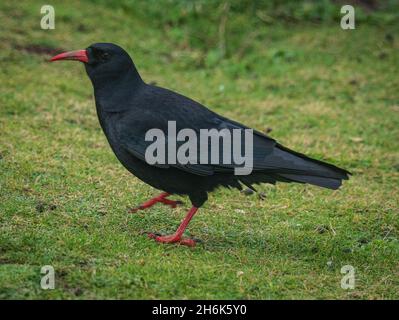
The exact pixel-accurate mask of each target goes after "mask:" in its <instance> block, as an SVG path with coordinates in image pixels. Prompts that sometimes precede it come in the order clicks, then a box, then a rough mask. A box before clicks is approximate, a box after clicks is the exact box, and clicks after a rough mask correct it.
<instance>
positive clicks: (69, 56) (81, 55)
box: [50, 50, 89, 63]
mask: <svg viewBox="0 0 399 320" xmlns="http://www.w3.org/2000/svg"><path fill="white" fill-rule="evenodd" d="M57 60H78V61H82V62H85V63H87V62H89V57H88V56H87V50H76V51H69V52H64V53H60V54H57V55H56V56H54V57H52V58H51V59H50V61H51V62H53V61H57Z"/></svg>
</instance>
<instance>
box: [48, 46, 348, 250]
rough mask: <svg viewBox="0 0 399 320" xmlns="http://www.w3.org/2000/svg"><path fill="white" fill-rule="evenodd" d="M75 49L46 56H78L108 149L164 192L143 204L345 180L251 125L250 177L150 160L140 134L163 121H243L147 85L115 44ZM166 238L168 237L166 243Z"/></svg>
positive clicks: (229, 125) (222, 125)
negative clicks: (277, 185) (258, 186)
mask: <svg viewBox="0 0 399 320" xmlns="http://www.w3.org/2000/svg"><path fill="white" fill-rule="evenodd" d="M79 52H80V53H79V54H80V56H79V57H80V58H76V57H77V54H76V52H75V55H73V54H70V53H69V55H68V54H61V55H59V56H56V57H54V58H53V60H54V61H55V60H61V59H73V60H80V61H83V62H85V68H86V72H87V74H88V76H89V78H90V79H91V81H92V83H93V87H94V96H95V101H96V108H97V114H98V118H99V121H100V124H101V127H102V129H103V131H104V133H105V135H106V137H107V139H108V142H109V144H110V146H111V148H112V150H113V151H114V153H115V155H116V156H117V158H118V159H119V161H120V162H121V163H122V164H123V165H124V166H125V168H126V169H128V170H129V171H130V172H131V173H133V174H134V175H135V176H136V177H138V178H139V179H141V180H142V181H144V182H146V183H147V184H149V185H151V186H153V187H154V188H156V189H160V190H163V191H164V192H165V193H164V194H163V195H162V196H160V197H158V198H155V199H156V201H155V200H154V201H155V202H154V201H153V203H151V204H148V206H150V205H152V204H154V203H156V202H163V203H166V204H170V205H172V204H173V201H172V200H168V199H166V197H167V196H169V195H170V194H180V195H188V196H189V198H190V200H191V202H192V204H193V206H194V207H195V208H199V207H201V206H202V205H203V203H204V202H205V201H206V200H207V198H208V196H207V195H208V192H210V191H213V190H214V189H215V188H217V187H228V188H237V189H240V190H241V189H242V185H245V186H247V187H249V188H251V189H253V185H255V184H259V183H272V184H274V183H276V182H277V181H282V182H298V183H309V184H313V185H317V186H320V187H325V188H329V189H337V188H339V186H340V185H341V183H342V180H346V179H348V175H349V172H348V171H346V170H344V169H341V168H338V167H336V166H334V165H332V164H328V163H325V162H322V161H319V160H315V159H311V158H309V157H307V156H305V155H303V154H301V153H298V152H295V151H292V150H290V149H288V148H286V147H284V146H282V145H281V144H279V143H277V142H276V141H275V140H274V139H272V138H270V137H268V136H267V135H265V134H263V133H261V132H259V131H256V130H254V131H253V133H254V135H253V150H254V154H253V171H252V173H251V174H250V175H244V176H240V175H235V174H234V165H224V164H223V163H218V164H206V165H205V164H186V165H182V164H179V163H177V164H163V165H156V164H155V165H150V164H148V163H147V162H146V161H145V156H144V155H145V150H146V148H147V147H148V145H149V144H150V143H151V142H147V141H145V139H144V138H145V134H146V132H147V131H148V130H150V129H152V128H158V129H161V130H163V131H164V132H167V129H168V121H176V128H177V131H179V130H180V129H184V128H190V129H193V130H194V131H195V132H197V133H199V130H200V129H212V128H214V129H218V130H221V129H228V130H229V131H231V130H233V129H248V127H246V126H244V125H242V124H240V123H238V122H235V121H233V120H230V119H227V118H225V117H223V116H220V115H218V114H216V113H215V112H213V111H211V110H209V109H207V108H206V107H204V106H203V105H201V104H199V103H198V102H195V101H193V100H191V99H189V98H187V97H185V96H182V95H180V94H178V93H175V92H173V91H170V90H167V89H164V88H160V87H157V86H154V85H149V84H146V83H145V82H144V81H143V80H142V79H141V77H140V75H139V73H138V71H137V69H136V67H135V65H134V63H133V61H132V59H131V58H130V56H129V55H128V54H127V53H126V52H125V51H124V50H123V49H122V48H120V47H119V46H116V45H114V44H109V43H97V44H93V45H91V46H90V47H88V48H87V49H86V50H85V51H84V52H85V53H86V58H82V57H81V55H82V54H83V53H82V52H83V50H82V51H79ZM62 55H64V56H62ZM57 57H58V58H57ZM65 57H66V58H65ZM74 57H75V58H74ZM86 60H87V61H86ZM168 201H169V202H170V203H167V202H168ZM148 206H146V205H143V206H142V207H140V208H146V207H148ZM194 213H195V212H194ZM190 219H191V218H190ZM183 231H184V229H183ZM172 238H173V241H167V240H168V239H169V240H170V239H172ZM172 238H170V236H169V238H168V237H157V239H158V240H160V241H162V240H165V239H166V240H165V241H163V242H178V241H181V234H180V237H176V234H175V235H174V237H172ZM186 244H192V243H191V242H190V243H186Z"/></svg>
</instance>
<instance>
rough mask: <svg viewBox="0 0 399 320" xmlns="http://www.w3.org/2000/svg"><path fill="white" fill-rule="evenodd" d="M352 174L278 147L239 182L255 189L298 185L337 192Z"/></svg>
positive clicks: (276, 145) (277, 145)
mask: <svg viewBox="0 0 399 320" xmlns="http://www.w3.org/2000/svg"><path fill="white" fill-rule="evenodd" d="M349 175H350V172H348V171H346V170H344V169H341V168H338V167H336V166H334V165H332V164H329V163H326V162H322V161H319V160H316V159H312V158H309V157H307V156H306V155H304V154H301V153H299V152H295V151H293V150H290V149H288V148H286V147H284V146H282V145H280V144H277V143H276V144H275V146H274V147H273V151H272V152H271V153H269V154H268V155H267V156H266V157H265V158H263V159H262V158H261V157H258V158H257V159H256V163H255V167H254V171H253V172H252V174H251V175H249V176H240V178H239V180H240V181H241V182H242V183H243V184H245V185H246V186H248V187H250V188H252V184H258V183H275V182H276V181H283V182H298V183H309V184H313V185H316V186H319V187H323V188H328V189H338V188H339V187H340V186H341V184H342V180H348V178H349Z"/></svg>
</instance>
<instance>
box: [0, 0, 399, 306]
mask: <svg viewBox="0 0 399 320" xmlns="http://www.w3.org/2000/svg"><path fill="white" fill-rule="evenodd" d="M123 3H124V5H123V6H118V7H117V6H115V7H114V6H109V5H106V4H105V2H104V1H101V0H97V1H92V2H83V3H82V2H79V1H68V2H65V1H63V2H61V1H52V4H53V5H54V6H55V11H56V20H55V21H56V29H55V30H42V29H41V28H40V20H41V15H40V7H41V5H43V2H42V1H36V0H35V1H19V2H18V1H1V4H0V21H1V29H0V83H1V85H0V90H1V93H0V133H1V134H0V298H2V299H11V298H18V299H35V298H40V299H59V298H66V299H86V298H88V299H102V298H106V299H109V298H121V299H126V298H135V299H156V298H159V299H167V298H169V299H175V298H176V299H180V298H181V299H200V298H205V299H208V298H209V299H210V298H216V299H296V298H300V299H316V298H322V299H395V298H396V299H398V298H399V213H398V208H399V205H398V203H399V91H398V88H399V77H398V70H399V55H398V49H399V38H398V31H399V24H398V22H397V20H394V19H392V17H391V18H389V19H387V20H386V21H385V20H382V21H379V20H378V19H376V20H374V21H371V22H370V21H368V20H367V19H363V20H361V21H360V22H359V23H357V25H356V29H355V30H347V31H343V30H342V29H341V28H340V24H339V20H338V21H335V20H328V21H325V22H322V23H316V22H312V21H307V20H306V19H304V20H303V21H293V22H292V21H283V20H279V19H275V20H272V21H271V22H270V21H268V20H267V19H266V18H267V17H269V18H270V16H267V15H266V16H265V15H264V14H263V13H262V12H258V13H257V14H256V16H255V17H251V18H248V16H247V15H246V14H244V13H242V14H241V13H240V12H233V9H234V5H232V6H231V8H230V7H229V6H228V5H224V6H223V5H221V6H219V5H218V6H216V7H215V8H216V9H215V10H213V11H212V12H213V13H212V14H211V13H209V18H208V17H207V11H206V9H207V8H206V5H203V6H202V7H201V6H200V7H198V8H196V9H195V10H198V12H199V13H197V14H192V12H191V11H189V10H193V9H192V8H191V9H190V8H188V7H187V8H185V7H182V8H180V7H179V8H177V7H173V5H170V7H168V6H166V7H165V8H164V9H162V10H164V13H165V14H164V15H162V14H161V16H159V10H158V11H156V9H155V8H154V6H156V4H154V3H151V2H149V3H147V2H145V1H141V2H140V1H138V2H136V4H137V6H136V5H130V4H129V2H128V1H123ZM146 6H147V7H148V10H145V9H146ZM176 6H177V5H176ZM176 8H177V9H176ZM201 10H202V11H201ZM229 10H230V11H229ZM152 11H154V12H152ZM176 12H180V13H181V17H180V16H178V17H177V18H176ZM187 12H188V13H187ZM190 12H191V13H190ZM151 14H153V19H151V16H150V15H151ZM173 14H174V15H173ZM262 14H263V15H262ZM338 14H339V11H338ZM371 14H373V13H371ZM387 14H388V13H387ZM223 15H226V19H224V18H223ZM165 17H166V18H165ZM168 17H170V20H168V19H169V18H168ZM220 17H222V18H220ZM261 18H262V19H261ZM224 20H225V21H224ZM95 42H114V43H117V44H119V45H121V46H122V47H124V48H125V49H126V50H127V51H128V52H129V53H130V54H131V55H132V57H133V59H134V61H135V63H136V66H137V68H138V69H139V71H140V73H141V74H142V77H143V78H144V79H145V80H146V81H148V82H150V81H153V82H156V83H157V84H158V85H160V86H163V87H167V88H170V89H173V90H175V91H178V92H180V93H182V94H184V95H187V96H190V97H191V98H193V99H196V100H198V101H200V102H201V103H203V104H205V105H207V106H209V107H210V108H211V109H212V110H214V111H216V112H218V113H220V114H222V115H224V116H227V117H230V118H232V119H235V120H237V121H239V122H242V123H245V124H247V125H249V126H252V127H254V128H257V129H258V130H262V131H265V130H268V131H270V130H272V131H271V132H270V135H271V136H272V137H273V138H275V139H277V140H278V141H279V142H281V143H282V144H284V145H286V146H288V147H290V148H292V149H294V150H297V151H300V152H303V153H306V154H308V155H310V156H312V157H315V158H318V159H323V160H326V161H329V162H332V163H334V164H336V165H338V166H341V167H343V168H346V169H348V170H349V171H351V172H352V173H353V176H352V178H351V179H350V180H349V181H347V182H345V183H344V185H343V188H341V189H340V190H338V191H334V192H333V191H330V190H324V189H321V188H317V187H312V186H305V185H293V184H282V183H281V184H278V185H277V186H270V185H262V186H259V191H260V192H264V193H265V195H266V199H265V200H261V199H259V197H258V196H257V195H251V196H247V195H244V194H242V193H239V192H238V191H229V190H218V191H217V192H215V193H213V194H211V196H210V199H209V201H208V202H207V203H206V205H205V206H204V207H203V209H201V210H200V212H199V214H198V215H197V216H195V218H194V219H193V221H192V223H191V224H190V226H189V229H188V234H189V235H191V236H194V237H196V238H199V239H201V240H202V242H201V243H200V244H199V245H197V246H196V247H195V248H188V247H184V246H177V245H160V244H157V243H155V242H154V241H152V240H149V239H148V238H147V237H146V236H145V235H143V231H158V232H162V233H167V232H172V231H174V230H175V228H176V227H177V225H178V224H179V222H180V220H181V218H182V217H183V216H184V214H185V212H186V210H187V209H188V207H189V201H188V199H184V198H182V200H183V201H184V202H185V205H184V206H183V207H180V208H178V209H174V210H172V209H170V208H169V207H166V206H161V205H157V206H154V207H153V208H152V209H151V210H148V211H145V212H139V213H137V214H128V213H127V209H128V208H129V207H133V206H135V205H137V204H140V203H141V202H143V201H145V200H146V199H147V198H149V197H151V196H153V195H155V194H157V193H158V191H157V190H154V189H152V188H151V187H150V186H148V185H146V184H144V183H143V182H141V181H139V180H138V179H137V178H135V177H134V176H132V175H131V174H130V173H129V172H127V171H126V170H125V169H124V168H123V167H122V165H121V164H120V163H119V162H118V160H117V159H116V158H115V156H114V154H113V153H112V151H111V149H110V148H109V146H108V144H107V141H106V139H105V136H104V134H103V133H102V131H101V129H100V126H99V123H98V120H97V115H96V113H95V107H94V100H93V94H92V86H91V83H90V81H89V79H88V77H87V76H86V74H85V71H84V68H83V66H82V65H81V64H80V63H72V62H70V63H69V62H65V63H57V64H49V63H48V62H46V59H48V58H49V57H50V54H51V52H54V53H58V52H61V51H62V50H75V49H83V48H85V47H87V46H88V45H90V44H91V43H95ZM44 265H52V266H54V269H55V289H54V290H42V289H41V288H40V279H41V277H42V275H41V274H40V269H41V267H42V266H44ZM344 265H351V266H353V267H354V268H355V277H356V283H355V288H354V289H352V290H344V289H342V288H341V285H340V284H341V278H342V277H343V274H341V267H342V266H344Z"/></svg>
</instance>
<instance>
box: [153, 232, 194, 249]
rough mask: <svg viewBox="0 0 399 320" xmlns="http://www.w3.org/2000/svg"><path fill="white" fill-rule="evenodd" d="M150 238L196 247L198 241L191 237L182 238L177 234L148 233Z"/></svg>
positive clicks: (161, 241) (160, 241)
mask: <svg viewBox="0 0 399 320" xmlns="http://www.w3.org/2000/svg"><path fill="white" fill-rule="evenodd" d="M147 235H148V237H149V238H151V239H154V240H155V241H156V242H159V243H177V244H180V245H183V246H188V247H195V245H196V243H197V241H196V240H194V239H191V238H182V237H178V236H176V235H174V234H173V235H168V236H162V235H160V234H159V233H148V234H147Z"/></svg>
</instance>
